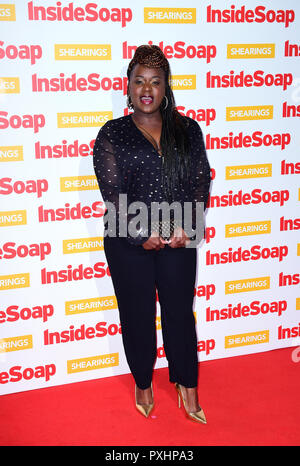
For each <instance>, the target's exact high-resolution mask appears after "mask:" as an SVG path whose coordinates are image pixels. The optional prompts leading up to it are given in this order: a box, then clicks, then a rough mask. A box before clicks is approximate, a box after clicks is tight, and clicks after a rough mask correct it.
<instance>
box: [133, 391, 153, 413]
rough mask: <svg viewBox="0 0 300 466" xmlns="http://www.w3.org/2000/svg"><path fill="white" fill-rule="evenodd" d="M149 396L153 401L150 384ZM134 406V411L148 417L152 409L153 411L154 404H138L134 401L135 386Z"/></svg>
mask: <svg viewBox="0 0 300 466" xmlns="http://www.w3.org/2000/svg"><path fill="white" fill-rule="evenodd" d="M151 394H152V399H153V389H152V383H151ZM135 406H136V409H137V410H138V411H139V412H140V413H141V414H143V416H145V417H149V415H150V413H151V411H152V409H153V406H154V402H153V403H150V404H138V403H137V401H136V386H135Z"/></svg>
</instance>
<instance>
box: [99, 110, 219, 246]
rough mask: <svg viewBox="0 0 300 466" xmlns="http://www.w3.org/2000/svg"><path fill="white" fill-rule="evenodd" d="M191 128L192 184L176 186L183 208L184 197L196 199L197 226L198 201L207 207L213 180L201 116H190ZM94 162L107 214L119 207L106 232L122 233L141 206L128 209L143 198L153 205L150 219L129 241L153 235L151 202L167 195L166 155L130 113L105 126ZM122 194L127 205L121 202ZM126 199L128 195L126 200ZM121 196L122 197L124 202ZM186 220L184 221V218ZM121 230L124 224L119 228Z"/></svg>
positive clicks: (176, 198) (176, 197)
mask: <svg viewBox="0 0 300 466" xmlns="http://www.w3.org/2000/svg"><path fill="white" fill-rule="evenodd" d="M187 120H188V134H189V137H190V144H191V154H192V167H193V168H192V176H191V180H190V183H189V185H188V186H185V187H184V188H183V187H182V186H179V185H178V187H177V188H175V191H174V196H173V197H174V198H173V201H178V202H180V204H181V206H182V211H183V209H184V202H190V203H192V218H193V221H192V224H193V228H195V227H196V225H195V219H196V209H195V207H196V204H195V203H196V202H203V203H204V210H205V209H206V207H207V202H208V195H209V186H210V181H211V173H210V165H209V162H208V160H207V155H206V150H205V145H204V140H203V134H202V131H201V128H200V126H199V124H198V123H197V122H195V121H194V120H193V119H191V118H188V117H187ZM93 163H94V170H95V175H96V178H97V181H98V185H99V189H100V192H101V195H102V198H103V201H104V203H105V205H106V214H107V213H109V210H110V205H111V206H113V209H112V210H111V212H112V211H114V212H115V217H114V219H115V222H116V229H114V228H113V227H112V226H111V225H113V222H108V221H106V219H105V220H104V225H105V233H104V234H105V236H106V235H108V236H123V234H120V235H119V227H120V223H121V219H122V222H123V223H122V225H124V218H125V222H126V224H127V226H128V224H129V222H130V221H131V220H132V218H133V217H136V216H137V213H138V212H137V211H136V212H135V213H134V214H132V213H130V210H128V211H126V213H125V215H124V211H125V210H124V209H125V208H126V206H127V207H128V206H129V205H130V203H133V202H137V201H139V202H143V203H144V204H145V205H146V206H147V209H148V221H147V224H146V225H145V222H140V223H143V226H142V227H140V228H137V229H136V230H135V233H134V235H132V234H131V233H130V234H127V235H126V239H127V241H128V242H129V243H130V244H132V245H135V246H141V245H142V244H143V243H144V242H146V241H147V239H148V238H149V237H150V236H151V233H152V231H151V226H152V230H153V225H152V224H151V223H150V221H151V213H150V211H151V203H161V202H163V201H166V197H165V195H164V189H163V183H162V179H163V178H162V173H163V172H162V171H163V157H162V156H161V155H160V154H159V152H157V150H156V149H155V148H154V146H153V145H152V143H151V142H150V141H149V140H148V139H147V138H146V137H145V135H144V134H143V133H142V131H141V130H140V129H139V128H138V127H137V126H136V124H135V123H134V121H133V119H132V117H131V115H128V116H124V117H120V118H116V119H114V120H110V121H108V122H107V123H105V125H104V126H102V127H101V129H100V131H99V133H98V136H97V138H96V141H95V145H94V149H93ZM120 194H126V195H127V196H123V198H124V202H126V206H125V204H124V205H121V203H122V202H123V200H121V201H120V199H123V198H122V196H121V197H120V196H119V195H120ZM125 199H126V201H125ZM120 202H121V203H120ZM182 226H183V223H182ZM120 231H121V228H120Z"/></svg>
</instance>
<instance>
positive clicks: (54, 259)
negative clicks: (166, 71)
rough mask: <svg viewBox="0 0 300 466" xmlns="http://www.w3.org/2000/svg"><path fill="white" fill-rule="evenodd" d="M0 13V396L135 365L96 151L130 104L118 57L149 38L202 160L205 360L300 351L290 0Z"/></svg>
mask: <svg viewBox="0 0 300 466" xmlns="http://www.w3.org/2000/svg"><path fill="white" fill-rule="evenodd" d="M0 25H1V26H0V67H1V68H0V69H1V72H0V170H1V174H0V200H1V207H0V210H1V211H0V234H1V236H0V267H1V271H0V392H1V394H8V393H14V392H19V391H24V390H32V389H38V388H42V387H49V386H53V385H60V384H66V383H73V382H78V381H84V380H89V379H99V378H102V377H109V376H115V375H119V374H125V373H128V372H129V369H128V366H127V363H126V359H125V355H124V351H123V346H122V335H121V331H122V329H121V327H120V322H119V315H118V306H117V301H116V297H115V295H114V289H113V286H112V281H111V277H110V273H109V268H108V264H107V262H106V258H105V254H104V250H103V213H104V211H105V205H104V203H103V200H102V198H101V194H100V192H99V189H98V186H97V182H96V178H95V176H94V171H93V159H92V150H93V144H94V141H95V138H96V136H97V133H98V131H99V128H100V127H101V126H102V125H103V124H104V123H105V122H106V121H108V120H110V119H112V118H117V117H119V116H123V115H127V114H128V111H129V110H128V108H127V107H126V89H127V79H126V70H127V66H128V63H129V61H130V59H131V58H132V56H133V54H134V51H135V49H136V47H137V46H138V45H141V44H145V43H149V44H156V45H159V46H160V47H161V49H162V50H163V51H164V53H165V55H166V57H167V58H168V59H169V61H170V65H171V70H172V75H173V79H172V86H173V89H174V94H175V98H176V105H177V108H178V110H179V111H180V112H181V113H182V114H184V115H188V116H189V117H191V118H193V119H195V120H196V121H197V122H198V123H199V125H200V126H201V128H202V131H203V135H204V138H205V144H206V149H207V154H208V159H209V162H210V165H211V171H212V178H213V181H212V184H211V192H210V198H209V205H208V209H207V213H206V215H205V227H206V239H205V240H203V241H202V243H201V244H200V246H199V247H198V250H197V252H198V270H197V279H196V284H195V300H194V313H195V318H196V325H197V332H198V351H199V361H206V360H212V359H218V358H228V357H233V356H237V355H244V354H250V353H257V352H263V351H268V350H273V349H276V348H282V347H295V348H291V357H292V354H293V361H294V362H295V363H296V362H297V361H298V360H299V359H300V347H299V351H298V345H300V337H299V335H300V289H299V283H300V269H299V258H300V237H299V231H300V215H299V210H300V209H299V207H300V203H299V201H300V184H299V174H300V161H299V147H300V132H299V116H300V74H299V56H300V41H299V28H300V5H299V3H298V2H297V1H292V0H286V1H285V2H282V1H279V0H276V1H272V2H268V1H254V0H251V1H250V0H248V1H247V0H245V1H242V2H240V1H233V2H231V3H229V2H219V1H216V0H213V1H207V0H203V1H201V2H199V1H195V0H190V1H189V2H178V1H170V0H166V1H165V2H161V1H157V0H151V2H147V1H144V0H142V1H140V0H139V1H137V0H136V1H130V2H129V1H128V2H126V1H120V0H112V1H111V2H107V1H103V2H98V1H95V2H89V1H83V0H80V1H76V2H75V1H74V2H69V1H55V0H43V1H38V0H33V1H23V0H15V1H12V2H10V3H5V4H0ZM128 273H130V270H128ZM141 312H143V310H142V309H141ZM166 366H167V360H166V357H165V353H164V346H163V340H162V335H161V325H160V306H159V302H158V301H157V361H156V366H155V367H156V368H160V367H166Z"/></svg>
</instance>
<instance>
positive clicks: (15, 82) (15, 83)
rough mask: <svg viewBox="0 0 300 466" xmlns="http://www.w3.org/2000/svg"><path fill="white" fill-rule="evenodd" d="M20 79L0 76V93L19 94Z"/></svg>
mask: <svg viewBox="0 0 300 466" xmlns="http://www.w3.org/2000/svg"><path fill="white" fill-rule="evenodd" d="M19 93H20V79H19V78H10V77H1V78H0V94H19Z"/></svg>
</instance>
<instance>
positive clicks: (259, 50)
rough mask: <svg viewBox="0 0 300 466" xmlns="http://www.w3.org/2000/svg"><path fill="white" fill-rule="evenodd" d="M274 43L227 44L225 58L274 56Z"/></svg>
mask: <svg viewBox="0 0 300 466" xmlns="http://www.w3.org/2000/svg"><path fill="white" fill-rule="evenodd" d="M274 57H275V44H227V58H237V59H239V58H242V59H245V58H255V59H257V58H274Z"/></svg>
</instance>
